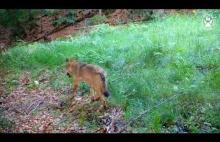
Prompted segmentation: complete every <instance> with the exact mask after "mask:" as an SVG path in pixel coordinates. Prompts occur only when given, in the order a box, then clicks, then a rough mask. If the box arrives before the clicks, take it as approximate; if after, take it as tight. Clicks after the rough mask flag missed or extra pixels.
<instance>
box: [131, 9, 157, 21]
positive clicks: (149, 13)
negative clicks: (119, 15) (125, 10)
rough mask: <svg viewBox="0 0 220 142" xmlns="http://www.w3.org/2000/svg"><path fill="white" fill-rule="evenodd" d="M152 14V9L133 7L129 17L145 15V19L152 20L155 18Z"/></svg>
mask: <svg viewBox="0 0 220 142" xmlns="http://www.w3.org/2000/svg"><path fill="white" fill-rule="evenodd" d="M152 14H153V10H152V9H133V10H132V11H131V13H130V14H129V17H131V18H132V19H133V18H135V17H136V16H138V15H140V16H141V17H143V20H151V19H152V18H153V15H152Z"/></svg>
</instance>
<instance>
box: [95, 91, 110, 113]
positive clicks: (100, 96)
mask: <svg viewBox="0 0 220 142" xmlns="http://www.w3.org/2000/svg"><path fill="white" fill-rule="evenodd" d="M95 91H96V93H97V95H98V96H99V98H100V99H101V101H102V103H103V107H104V109H106V108H107V103H106V100H105V99H104V97H103V95H102V91H101V89H100V88H99V87H96V88H95Z"/></svg>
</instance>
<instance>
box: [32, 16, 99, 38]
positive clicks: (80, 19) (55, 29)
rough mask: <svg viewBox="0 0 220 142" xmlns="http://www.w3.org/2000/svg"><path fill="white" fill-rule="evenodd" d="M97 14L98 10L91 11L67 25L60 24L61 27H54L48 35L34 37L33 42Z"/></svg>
mask: <svg viewBox="0 0 220 142" xmlns="http://www.w3.org/2000/svg"><path fill="white" fill-rule="evenodd" d="M95 14H96V12H89V13H87V14H85V15H84V16H82V17H79V18H78V19H76V20H75V21H74V23H67V24H65V25H63V26H60V27H59V26H58V27H56V28H54V29H53V30H52V31H50V32H48V33H47V34H46V35H43V36H41V37H39V38H37V39H34V40H33V41H32V42H35V41H38V40H40V39H42V38H44V37H45V36H49V35H51V34H53V33H55V32H58V31H60V30H62V29H64V28H66V27H69V26H71V25H75V24H77V23H79V22H81V21H83V20H84V19H86V18H91V17H93V16H94V15H95Z"/></svg>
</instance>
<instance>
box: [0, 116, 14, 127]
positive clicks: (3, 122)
mask: <svg viewBox="0 0 220 142" xmlns="http://www.w3.org/2000/svg"><path fill="white" fill-rule="evenodd" d="M11 126H12V123H11V122H10V121H9V120H7V119H5V118H2V119H0V127H2V128H10V127H11Z"/></svg>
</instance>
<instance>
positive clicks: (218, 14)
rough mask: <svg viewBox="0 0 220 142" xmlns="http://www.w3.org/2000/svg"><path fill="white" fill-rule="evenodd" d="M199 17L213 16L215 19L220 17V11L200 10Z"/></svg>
mask: <svg viewBox="0 0 220 142" xmlns="http://www.w3.org/2000/svg"><path fill="white" fill-rule="evenodd" d="M197 14H198V15H202V16H207V15H212V16H213V17H214V18H219V17H220V10H219V9H199V10H198V13H197Z"/></svg>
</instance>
